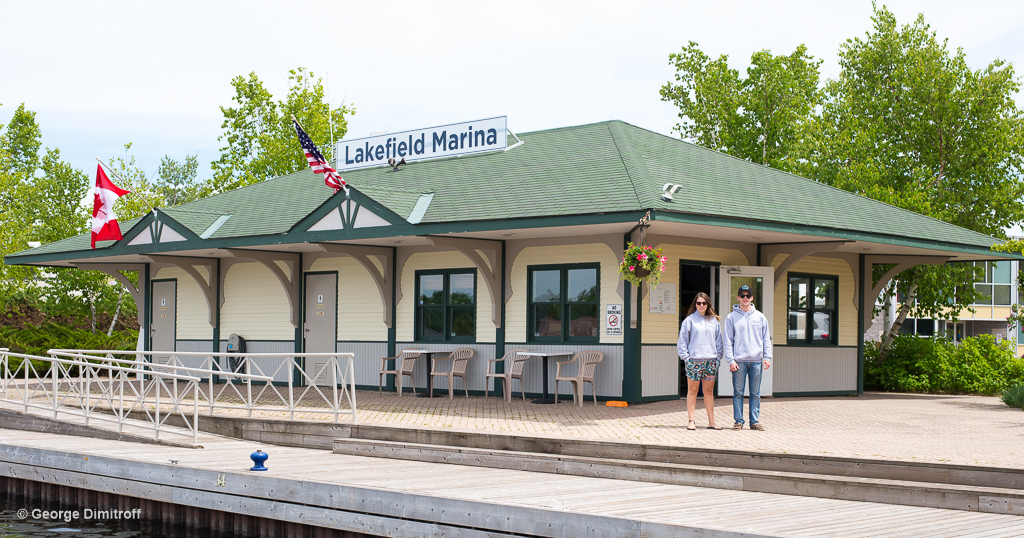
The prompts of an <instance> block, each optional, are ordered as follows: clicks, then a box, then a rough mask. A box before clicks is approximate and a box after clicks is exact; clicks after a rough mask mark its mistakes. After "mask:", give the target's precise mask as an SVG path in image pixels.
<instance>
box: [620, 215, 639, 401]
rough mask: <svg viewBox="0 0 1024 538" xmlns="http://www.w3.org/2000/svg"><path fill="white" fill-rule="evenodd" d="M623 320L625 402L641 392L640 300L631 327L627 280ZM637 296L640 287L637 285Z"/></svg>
mask: <svg viewBox="0 0 1024 538" xmlns="http://www.w3.org/2000/svg"><path fill="white" fill-rule="evenodd" d="M631 235H632V234H630V233H627V234H625V235H624V236H623V238H622V249H623V250H625V249H626V248H628V247H627V245H628V243H629V240H630V236H631ZM622 290H623V295H624V296H623V300H624V301H625V304H624V305H623V312H622V314H623V316H622V317H623V322H622V327H623V329H625V330H624V331H623V333H622V399H623V400H625V401H627V402H639V401H640V395H641V394H642V391H641V386H640V382H641V380H640V333H641V330H642V328H641V319H640V301H637V305H636V309H637V312H636V328H635V329H634V328H633V323H632V318H633V286H632V285H631V284H630V283H629V282H623V287H622ZM636 292H637V297H639V296H640V292H641V289H640V288H639V287H637V290H636Z"/></svg>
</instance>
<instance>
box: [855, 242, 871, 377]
mask: <svg viewBox="0 0 1024 538" xmlns="http://www.w3.org/2000/svg"><path fill="white" fill-rule="evenodd" d="M866 267H867V256H865V255H864V254H861V255H860V269H859V270H860V286H858V287H857V394H864V332H865V331H867V330H868V328H867V327H866V326H865V325H864V309H865V308H867V305H866V304H865V303H866V302H867V301H866V297H867V288H868V287H872V285H873V283H874V282H873V278H874V277H873V276H872V275H870V274H867V270H866ZM865 279H867V280H865ZM872 309H874V305H872Z"/></svg>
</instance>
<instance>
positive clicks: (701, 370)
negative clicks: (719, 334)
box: [683, 360, 718, 381]
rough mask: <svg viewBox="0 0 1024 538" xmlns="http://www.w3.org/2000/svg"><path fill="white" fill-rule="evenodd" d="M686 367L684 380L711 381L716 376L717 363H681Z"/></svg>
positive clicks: (713, 361)
mask: <svg viewBox="0 0 1024 538" xmlns="http://www.w3.org/2000/svg"><path fill="white" fill-rule="evenodd" d="M683 362H684V364H685V365H686V378H687V379H692V380H694V381H700V380H702V379H711V378H714V377H715V376H717V375H718V361H716V360H711V361H683Z"/></svg>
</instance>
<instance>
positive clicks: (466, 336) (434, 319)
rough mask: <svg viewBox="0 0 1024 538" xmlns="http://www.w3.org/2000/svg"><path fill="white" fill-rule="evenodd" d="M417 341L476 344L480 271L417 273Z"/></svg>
mask: <svg viewBox="0 0 1024 538" xmlns="http://www.w3.org/2000/svg"><path fill="white" fill-rule="evenodd" d="M416 340H420V341H428V342H473V341H475V340H476V270H475V269H449V270H441V271H416Z"/></svg>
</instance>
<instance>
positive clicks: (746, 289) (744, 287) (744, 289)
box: [736, 284, 754, 295]
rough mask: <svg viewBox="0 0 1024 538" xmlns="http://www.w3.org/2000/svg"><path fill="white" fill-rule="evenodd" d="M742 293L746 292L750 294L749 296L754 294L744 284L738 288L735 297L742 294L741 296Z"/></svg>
mask: <svg viewBox="0 0 1024 538" xmlns="http://www.w3.org/2000/svg"><path fill="white" fill-rule="evenodd" d="M743 292H747V293H749V294H751V295H753V294H754V292H752V291H750V286H748V285H746V284H744V285H742V286H740V291H737V292H736V295H742V294H743Z"/></svg>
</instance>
